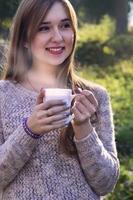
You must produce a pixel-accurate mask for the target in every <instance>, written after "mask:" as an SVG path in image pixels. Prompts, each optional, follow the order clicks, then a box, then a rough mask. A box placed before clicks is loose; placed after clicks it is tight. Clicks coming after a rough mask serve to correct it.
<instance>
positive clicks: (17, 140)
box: [9, 124, 37, 149]
mask: <svg viewBox="0 0 133 200" xmlns="http://www.w3.org/2000/svg"><path fill="white" fill-rule="evenodd" d="M9 142H10V143H12V144H14V145H19V146H21V147H22V148H23V149H25V148H26V149H33V148H34V146H36V144H37V140H35V139H34V138H32V137H31V136H29V135H28V134H27V133H26V132H25V130H24V128H23V126H22V124H21V125H20V126H19V127H18V128H17V129H16V130H15V131H14V134H12V135H11V136H10V139H9Z"/></svg>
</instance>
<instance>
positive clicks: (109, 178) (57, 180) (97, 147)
mask: <svg viewBox="0 0 133 200" xmlns="http://www.w3.org/2000/svg"><path fill="white" fill-rule="evenodd" d="M94 95H95V96H96V98H97V100H98V105H99V106H98V111H97V112H98V115H99V120H98V122H96V123H95V129H94V130H93V131H92V133H90V134H89V135H88V136H87V137H85V138H83V139H80V140H76V139H74V142H75V145H76V149H77V154H75V155H67V154H66V153H65V152H63V151H62V152H61V151H59V139H60V130H54V131H51V132H48V133H45V134H44V135H43V137H41V138H39V139H34V138H32V137H31V136H29V135H28V134H27V133H26V132H25V130H24V128H23V126H22V119H23V118H24V117H27V116H29V115H30V114H31V112H32V110H33V108H34V106H35V103H36V98H37V93H36V92H33V91H30V90H28V89H26V88H24V87H23V86H22V85H21V84H19V83H17V84H15V83H13V82H10V81H5V80H1V81H0V191H1V196H2V197H1V199H2V200H99V199H101V196H103V195H106V194H107V193H108V192H110V191H112V189H113V188H114V186H115V184H116V182H117V179H118V176H119V161H118V159H117V152H116V146H115V138H114V127H113V121H112V111H111V106H110V99H109V96H108V94H107V92H106V90H105V89H103V88H101V87H99V86H96V87H95V89H94Z"/></svg>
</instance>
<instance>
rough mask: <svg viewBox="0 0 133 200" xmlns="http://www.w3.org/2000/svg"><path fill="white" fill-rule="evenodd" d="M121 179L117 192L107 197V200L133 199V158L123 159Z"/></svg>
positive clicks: (121, 159) (116, 188)
mask: <svg viewBox="0 0 133 200" xmlns="http://www.w3.org/2000/svg"><path fill="white" fill-rule="evenodd" d="M120 161H121V170H120V178H119V181H118V183H117V185H116V187H115V190H114V191H113V192H112V193H111V194H109V195H108V197H106V200H132V199H133V158H131V157H121V158H120Z"/></svg>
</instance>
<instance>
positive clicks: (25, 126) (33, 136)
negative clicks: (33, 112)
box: [23, 117, 42, 139]
mask: <svg viewBox="0 0 133 200" xmlns="http://www.w3.org/2000/svg"><path fill="white" fill-rule="evenodd" d="M27 120H28V117H26V118H23V128H24V130H25V132H26V133H27V134H28V135H29V136H31V137H32V138H34V139H38V138H41V137H42V135H39V134H36V133H34V132H32V130H31V129H30V128H29V127H28V126H27Z"/></svg>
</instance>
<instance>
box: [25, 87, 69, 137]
mask: <svg viewBox="0 0 133 200" xmlns="http://www.w3.org/2000/svg"><path fill="white" fill-rule="evenodd" d="M43 99H45V92H44V91H43V90H41V91H40V94H39V95H38V97H37V101H36V106H35V108H34V110H33V112H32V114H31V116H30V117H29V118H28V121H27V125H28V127H29V128H30V129H31V130H32V131H33V132H34V133H36V134H44V133H46V132H49V131H51V130H54V129H58V128H62V127H64V126H66V125H67V124H68V116H69V115H70V108H68V107H67V105H66V104H65V102H63V101H62V100H50V101H46V102H45V101H44V100H43ZM43 101H44V102H43Z"/></svg>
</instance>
